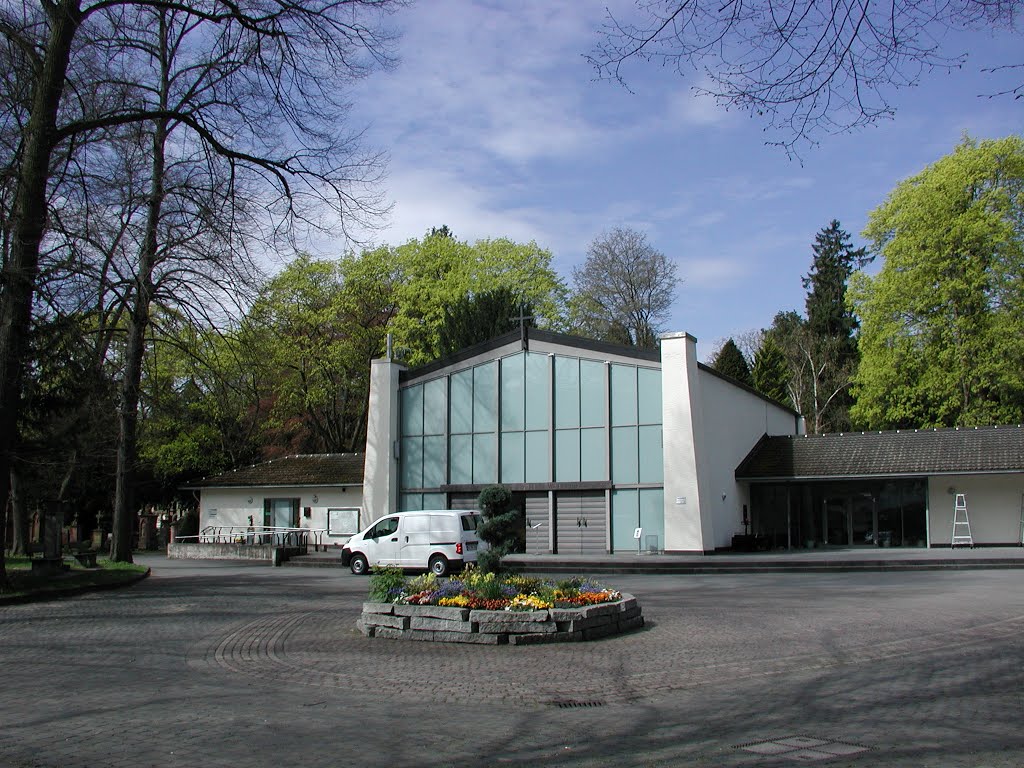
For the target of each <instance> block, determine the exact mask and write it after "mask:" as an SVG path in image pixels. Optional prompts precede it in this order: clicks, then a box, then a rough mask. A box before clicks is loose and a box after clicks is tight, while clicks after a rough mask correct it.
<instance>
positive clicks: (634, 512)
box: [612, 490, 640, 552]
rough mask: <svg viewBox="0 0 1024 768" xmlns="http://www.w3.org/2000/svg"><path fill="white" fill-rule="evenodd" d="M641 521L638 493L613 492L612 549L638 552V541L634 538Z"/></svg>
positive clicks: (627, 491) (628, 491) (633, 491)
mask: <svg viewBox="0 0 1024 768" xmlns="http://www.w3.org/2000/svg"><path fill="white" fill-rule="evenodd" d="M639 520H640V512H639V495H638V493H637V491H635V490H624V491H612V549H613V550H614V551H615V552H636V551H637V540H636V539H634V538H633V532H634V531H635V530H636V528H637V525H638V523H639Z"/></svg>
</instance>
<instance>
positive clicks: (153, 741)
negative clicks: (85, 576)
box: [0, 557, 1024, 768]
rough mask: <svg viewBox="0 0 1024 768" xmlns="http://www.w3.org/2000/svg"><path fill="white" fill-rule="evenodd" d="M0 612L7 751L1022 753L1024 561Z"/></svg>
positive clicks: (93, 767)
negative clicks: (435, 593) (438, 635)
mask: <svg viewBox="0 0 1024 768" xmlns="http://www.w3.org/2000/svg"><path fill="white" fill-rule="evenodd" d="M144 562H145V563H146V564H148V565H151V566H152V567H153V575H152V576H151V577H150V578H149V579H147V580H145V581H143V582H141V583H139V584H138V585H136V586H134V587H131V588H129V589H126V590H119V591H113V592H103V593H95V594H91V595H86V596H83V597H78V598H73V599H66V600H59V601H53V602H47V603H35V604H30V605H13V606H4V607H0V766H2V767H3V768H28V767H29V766H32V767H33V768H105V767H106V766H131V767H132V768H145V767H146V766H158V767H159V768H164V767H165V766H189V768H193V767H200V768H201V767H203V766H232V767H233V768H237V767H239V766H281V765H288V766H290V765H297V766H341V765H349V764H355V765H365V766H375V765H380V766H421V765H422V766H435V765H441V766H443V765H453V766H454V765H458V766H467V765H469V766H477V765H480V766H490V765H559V766H561V765H565V766H580V767H581V768H582V767H586V766H605V765H614V766H623V765H625V766H629V765H642V766H647V765H650V766H683V765H698V766H738V767H745V766H750V767H752V768H753V767H758V766H764V767H766V768H775V767H776V766H791V765H798V764H799V765H803V764H806V763H811V764H820V765H824V766H830V767H832V766H844V767H847V766H848V767H851V768H852V767H857V768H859V767H861V766H970V767H972V768H982V767H993V768H994V767H996V766H1000V767H1004V766H1013V767H1014V768H1019V767H1020V766H1022V765H1024V731H1022V729H1021V722H1022V716H1024V590H1022V589H1021V583H1022V578H1024V575H1022V574H1021V573H1020V572H1019V571H964V572H957V571H949V572H945V571H944V572H927V573H902V572H901V573H855V574H850V573H845V574H826V575H823V574H744V575H714V576H626V575H621V576H608V577H606V578H605V579H604V580H605V581H606V582H607V583H610V584H613V585H615V586H617V587H619V588H621V589H623V590H625V591H628V592H631V593H633V594H635V595H636V596H637V597H638V598H639V600H640V602H641V605H642V607H643V610H644V615H645V617H646V619H647V626H646V628H645V629H643V630H641V631H638V632H633V633H631V634H628V635H623V636H619V637H613V638H608V639H605V640H601V641H595V642H590V643H579V644H564V645H548V646H524V647H498V648H496V647H489V646H463V645H447V644H432V643H411V642H403V641H393V640H381V639H368V638H364V637H363V636H362V635H360V634H359V633H358V632H357V631H355V621H356V619H357V617H358V615H359V611H360V608H361V603H362V600H363V599H364V597H365V595H366V588H367V581H366V579H360V578H358V577H355V576H352V575H351V574H349V573H347V572H344V571H337V570H325V569H280V568H279V569H272V568H268V567H260V566H247V565H240V564H230V563H209V562H207V563H194V562H192V563H190V562H186V561H168V560H164V559H163V558H155V557H154V558H147V559H145V561H144Z"/></svg>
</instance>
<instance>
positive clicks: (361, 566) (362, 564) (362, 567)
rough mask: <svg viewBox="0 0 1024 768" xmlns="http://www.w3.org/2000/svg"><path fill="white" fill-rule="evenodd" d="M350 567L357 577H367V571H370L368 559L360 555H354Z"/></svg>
mask: <svg viewBox="0 0 1024 768" xmlns="http://www.w3.org/2000/svg"><path fill="white" fill-rule="evenodd" d="M348 567H349V568H350V569H351V570H352V573H354V574H355V575H356V576H365V575H366V573H367V571H369V570H370V566H369V563H367V562H366V558H365V557H363V556H362V555H359V554H356V555H352V559H351V560H349V561H348Z"/></svg>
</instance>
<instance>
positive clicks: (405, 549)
mask: <svg viewBox="0 0 1024 768" xmlns="http://www.w3.org/2000/svg"><path fill="white" fill-rule="evenodd" d="M479 524H480V513H479V512H477V511H475V510H455V509H425V510H418V511H415V512H396V513H395V514H393V515H387V516H386V517H382V518H381V519H380V520H378V521H377V522H375V523H374V524H373V525H371V526H370V527H369V528H367V529H366V530H365V531H363V532H362V533H357V534H356V535H355V536H353V537H352V538H351V539H349V540H348V543H347V544H346V545H345V546H344V547H343V548H342V550H341V564H342V565H347V566H348V567H349V568H351V569H352V573H354V574H357V575H360V574H364V573H367V572H368V571H369V569H370V566H373V565H397V566H398V567H400V568H415V569H421V570H422V569H426V570H429V571H432V572H433V573H434V574H435V575H437V576H445V575H446V574H448V573H449V572H451V571H453V570H459V569H461V568H462V567H463V566H464V565H465V564H466V563H471V562H475V561H476V554H477V552H479V551H480V550H481V549H486V548H487V543H486V542H483V541H480V539H479V537H478V536H477V534H476V529H477V526H478V525H479Z"/></svg>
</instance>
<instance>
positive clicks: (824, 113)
mask: <svg viewBox="0 0 1024 768" xmlns="http://www.w3.org/2000/svg"><path fill="white" fill-rule="evenodd" d="M636 5H637V15H638V19H637V20H635V21H626V20H623V19H622V18H616V17H613V16H611V15H609V18H608V21H607V22H606V24H605V25H604V27H603V29H602V30H601V36H600V40H599V42H598V44H597V45H596V46H595V48H594V50H593V51H591V53H590V55H589V57H588V58H589V60H590V61H591V63H592V64H593V65H594V66H595V67H596V68H597V70H598V72H599V73H600V75H601V76H602V77H605V78H609V79H613V80H617V81H619V82H624V81H625V69H626V65H627V64H628V63H629V62H630V61H631V60H633V59H640V60H643V61H649V62H655V63H658V64H661V65H662V66H666V67H670V68H673V69H675V70H676V71H677V72H678V73H679V74H680V75H684V76H685V75H690V74H697V75H698V76H701V75H702V76H703V78H702V80H701V82H702V83H707V84H706V85H704V84H701V85H697V86H694V90H695V91H696V92H698V93H703V94H706V95H709V96H712V97H714V98H715V99H716V100H717V101H718V103H719V104H720V105H722V106H723V107H726V108H728V107H738V108H740V109H743V110H746V111H748V112H750V113H752V114H755V115H757V116H759V117H764V118H765V119H767V121H768V123H769V126H770V127H771V128H773V129H778V130H779V135H780V136H781V137H782V138H781V140H780V141H778V142H773V143H777V144H780V145H782V146H783V147H785V148H786V149H787V151H789V152H792V151H793V150H794V148H796V147H798V146H799V145H801V144H806V143H814V142H815V141H816V137H817V136H819V135H820V134H821V133H832V132H841V131H846V130H850V129H852V128H856V127H858V126H862V125H868V124H871V123H874V122H876V121H877V120H879V119H884V118H889V117H891V116H892V115H893V113H894V108H893V105H892V103H891V92H892V91H893V90H894V89H896V88H900V87H904V86H911V85H914V84H916V83H917V82H918V81H919V80H920V78H921V76H922V74H924V73H926V72H929V71H931V70H935V69H953V68H956V67H960V66H962V65H963V64H964V63H965V61H966V59H967V55H966V54H965V53H962V52H959V51H957V52H955V53H949V52H947V50H946V48H945V47H944V46H943V44H942V37H943V35H944V33H946V32H948V31H950V30H964V29H1006V30H1013V29H1014V24H1015V23H1016V21H1017V19H1018V16H1019V13H1020V9H1021V5H1022V3H1021V2H1020V0H911V1H910V2H902V3H874V2H866V1H864V0H836V1H835V2H830V3H821V2H815V0H760V2H698V1H697V0H637V3H636ZM1010 66H1011V67H1015V66H1021V65H1020V64H1017V63H1014V64H1011V65H1010ZM1010 93H1012V94H1014V95H1017V96H1019V95H1020V88H1017V89H1013V90H1011V91H1010Z"/></svg>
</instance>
